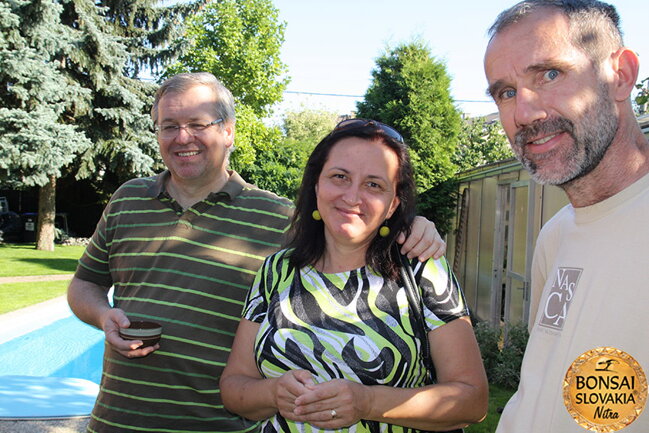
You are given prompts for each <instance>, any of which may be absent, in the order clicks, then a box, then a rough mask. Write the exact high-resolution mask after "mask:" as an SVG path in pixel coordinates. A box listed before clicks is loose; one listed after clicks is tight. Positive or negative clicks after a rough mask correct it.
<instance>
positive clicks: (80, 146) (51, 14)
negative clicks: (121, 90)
mask: <svg viewBox="0 0 649 433" xmlns="http://www.w3.org/2000/svg"><path fill="white" fill-rule="evenodd" d="M62 9H63V8H62V7H61V5H60V4H59V3H58V2H56V1H50V0H42V1H32V0H15V1H14V0H12V1H8V2H3V3H0V35H1V36H2V37H1V39H0V101H1V105H2V108H0V183H2V184H4V185H7V186H10V187H16V188H21V187H28V186H39V187H41V192H40V196H41V197H42V200H39V222H38V230H37V233H38V238H37V240H38V246H39V249H45V250H52V249H53V246H54V230H53V227H54V217H55V213H56V212H55V209H54V204H53V203H52V201H53V200H52V198H51V197H52V196H53V195H54V189H55V187H56V179H57V178H59V177H60V176H61V174H62V171H63V170H64V169H65V167H66V166H67V165H68V164H70V163H71V162H72V161H73V160H74V159H75V158H76V157H77V156H78V155H79V154H81V153H82V152H84V151H86V150H87V149H89V148H90V146H91V142H90V140H89V139H88V138H87V137H86V135H85V134H84V133H83V131H80V130H79V128H78V127H77V126H75V125H72V124H68V123H65V122H63V121H62V116H64V115H65V113H74V112H75V111H77V110H84V109H85V106H86V104H87V101H88V96H89V91H88V90H87V89H84V88H83V87H81V86H80V85H79V84H78V83H75V82H74V81H73V80H70V79H68V77H66V76H65V74H63V73H62V72H61V70H60V67H59V61H63V60H62V57H63V55H65V52H66V49H68V48H69V47H71V46H72V45H73V44H78V43H80V41H79V40H78V39H76V38H77V36H76V35H75V34H74V32H71V31H70V29H68V28H67V27H65V26H63V25H61V23H60V21H59V15H60V14H61V12H62ZM57 57H58V58H59V59H60V60H58V61H57ZM44 227H45V229H44ZM47 227H51V229H50V230H48V229H47Z"/></svg>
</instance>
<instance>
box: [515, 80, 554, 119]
mask: <svg viewBox="0 0 649 433" xmlns="http://www.w3.org/2000/svg"><path fill="white" fill-rule="evenodd" d="M546 117H547V113H546V111H545V109H544V108H543V104H542V101H541V97H540V95H539V94H538V93H537V92H535V91H534V90H531V89H527V88H525V87H523V88H519V89H517V91H516V109H515V111H514V122H516V126H517V127H519V128H520V127H523V126H526V125H531V124H532V123H534V122H536V121H538V120H543V119H545V118H546Z"/></svg>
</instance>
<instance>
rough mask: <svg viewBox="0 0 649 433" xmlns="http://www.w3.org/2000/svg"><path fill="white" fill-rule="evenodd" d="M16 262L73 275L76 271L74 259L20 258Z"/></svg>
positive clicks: (76, 261)
mask: <svg viewBox="0 0 649 433" xmlns="http://www.w3.org/2000/svg"><path fill="white" fill-rule="evenodd" d="M16 261H17V262H22V263H25V264H30V265H34V266H41V267H44V268H49V269H52V270H53V271H61V272H69V273H74V271H75V270H76V269H77V263H78V262H79V261H78V260H76V259H56V258H22V259H17V260H16Z"/></svg>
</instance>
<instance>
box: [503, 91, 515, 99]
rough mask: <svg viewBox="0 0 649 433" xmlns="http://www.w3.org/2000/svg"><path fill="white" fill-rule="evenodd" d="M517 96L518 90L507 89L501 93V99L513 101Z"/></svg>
mask: <svg viewBox="0 0 649 433" xmlns="http://www.w3.org/2000/svg"><path fill="white" fill-rule="evenodd" d="M514 96H516V90H514V89H506V90H503V91H502V92H500V99H511V98H513V97H514Z"/></svg>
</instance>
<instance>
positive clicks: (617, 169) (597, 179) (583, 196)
mask: <svg viewBox="0 0 649 433" xmlns="http://www.w3.org/2000/svg"><path fill="white" fill-rule="evenodd" d="M634 121H635V118H634ZM647 173H649V142H648V141H647V138H646V137H645V136H644V134H642V131H641V130H640V128H639V126H638V125H637V122H636V123H635V124H634V125H632V126H631V127H629V128H622V127H621V128H620V130H619V132H618V134H616V136H615V139H614V141H613V143H611V145H610V147H609V148H608V150H607V151H606V154H605V155H604V158H602V161H601V162H600V163H599V164H598V165H597V167H595V169H593V171H591V172H590V173H588V174H587V175H585V176H583V177H580V178H578V179H575V180H573V181H571V182H568V183H566V184H565V185H562V186H561V187H562V188H563V189H564V191H565V192H566V194H567V195H568V199H569V200H570V203H571V204H572V206H573V207H576V208H577V207H585V206H591V205H593V204H595V203H599V202H601V201H603V200H606V199H607V198H609V197H612V196H613V195H615V194H617V193H618V192H620V191H622V190H624V189H625V188H627V187H628V186H629V185H631V184H633V183H634V182H636V181H637V180H638V179H640V178H641V177H643V176H644V175H646V174H647Z"/></svg>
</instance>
